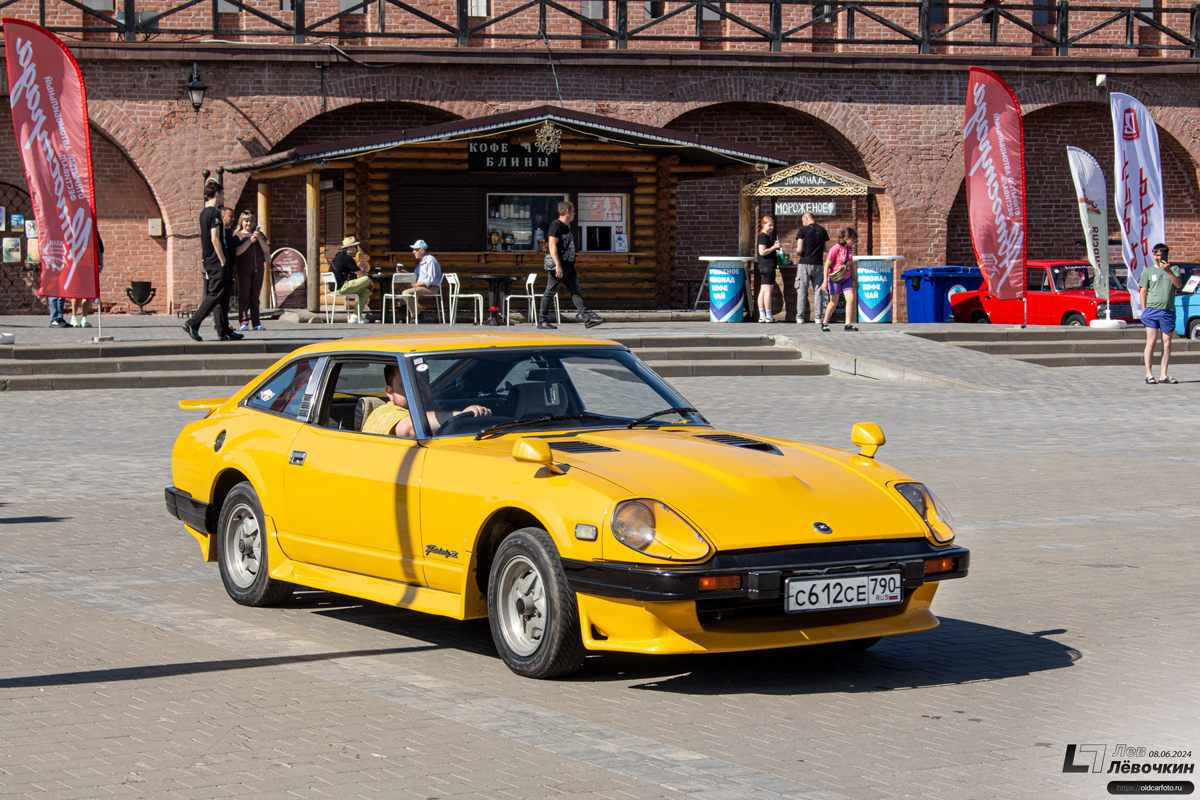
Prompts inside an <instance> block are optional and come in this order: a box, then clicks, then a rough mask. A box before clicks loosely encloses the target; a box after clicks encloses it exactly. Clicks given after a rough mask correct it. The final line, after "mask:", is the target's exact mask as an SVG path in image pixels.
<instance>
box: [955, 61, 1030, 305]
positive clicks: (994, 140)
mask: <svg viewBox="0 0 1200 800" xmlns="http://www.w3.org/2000/svg"><path fill="white" fill-rule="evenodd" d="M963 155H964V167H965V170H966V192H967V217H968V219H969V222H970V228H971V246H972V247H973V248H974V249H975V258H976V260H977V261H978V262H979V266H980V268H981V269H982V270H983V275H984V278H985V279H986V280H987V284H988V288H989V289H990V290H991V292H992V293H993V294H995V295H996V296H997V297H999V298H1000V299H1001V300H1011V299H1013V298H1018V297H1024V296H1025V136H1024V132H1023V129H1022V126H1021V106H1020V105H1019V104H1018V103H1017V97H1016V95H1014V94H1013V91H1012V89H1010V88H1008V84H1006V83H1005V82H1004V81H1002V80H1001V79H1000V77H999V76H998V75H996V74H995V73H993V72H990V71H988V70H986V69H981V68H980V67H971V77H970V80H969V81H968V83H967V103H966V122H965V123H964V124H963Z"/></svg>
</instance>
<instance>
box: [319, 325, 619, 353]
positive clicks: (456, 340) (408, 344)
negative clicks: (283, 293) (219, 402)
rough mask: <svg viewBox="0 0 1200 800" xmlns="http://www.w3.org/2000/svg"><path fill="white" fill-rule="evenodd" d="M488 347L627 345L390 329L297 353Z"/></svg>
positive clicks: (571, 338) (520, 335)
mask: <svg viewBox="0 0 1200 800" xmlns="http://www.w3.org/2000/svg"><path fill="white" fill-rule="evenodd" d="M485 347H499V348H518V347H539V348H552V347H554V348H557V347H624V345H622V344H621V343H620V342H614V341H612V340H610V339H593V338H591V337H587V336H564V335H558V334H538V333H496V332H491V331H433V332H431V333H423V332H422V333H386V334H380V335H378V336H359V337H355V338H351V339H335V340H332V341H328V342H318V343H316V344H310V345H308V346H307V347H302V348H300V349H299V350H297V351H296V353H295V355H332V354H335V353H347V352H353V353H361V352H377V353H429V352H437V351H442V350H446V351H449V350H476V349H482V348H485Z"/></svg>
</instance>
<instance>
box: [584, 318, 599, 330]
mask: <svg viewBox="0 0 1200 800" xmlns="http://www.w3.org/2000/svg"><path fill="white" fill-rule="evenodd" d="M603 324H604V320H603V319H602V318H601V317H589V318H588V321H587V322H585V323H583V327H585V328H594V327H596V326H597V325H603Z"/></svg>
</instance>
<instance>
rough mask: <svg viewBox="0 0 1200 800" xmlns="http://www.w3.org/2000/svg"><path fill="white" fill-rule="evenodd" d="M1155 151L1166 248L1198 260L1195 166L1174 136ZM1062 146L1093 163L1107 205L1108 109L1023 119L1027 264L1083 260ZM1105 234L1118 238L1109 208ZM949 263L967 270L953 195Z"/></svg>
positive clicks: (963, 221)
mask: <svg viewBox="0 0 1200 800" xmlns="http://www.w3.org/2000/svg"><path fill="white" fill-rule="evenodd" d="M1158 135H1159V146H1160V149H1161V151H1162V167H1163V200H1164V202H1163V205H1164V209H1165V213H1166V220H1167V243H1168V244H1170V245H1171V256H1172V257H1173V258H1175V259H1177V260H1179V261H1197V260H1200V192H1198V191H1197V176H1196V167H1195V165H1194V164H1193V163H1192V161H1191V159H1190V157H1189V156H1188V155H1187V152H1186V151H1185V150H1184V149H1183V147H1182V146H1180V144H1179V142H1178V141H1177V140H1176V139H1175V137H1173V136H1171V135H1170V134H1169V133H1167V132H1166V131H1164V130H1162V129H1159V132H1158ZM1067 145H1072V146H1074V147H1080V148H1082V149H1084V150H1087V151H1088V152H1089V153H1091V154H1092V155H1093V156H1095V157H1096V160H1097V161H1099V162H1100V167H1101V169H1103V170H1104V177H1105V181H1106V185H1107V189H1108V194H1109V203H1110V206H1111V203H1112V193H1113V189H1114V188H1115V182H1114V176H1113V139H1112V120H1111V117H1110V116H1109V110H1108V106H1107V105H1100V104H1099V103H1067V104H1063V105H1058V106H1054V107H1053V108H1048V109H1043V110H1040V111H1035V112H1033V113H1032V114H1029V115H1027V116H1026V117H1025V159H1026V160H1025V176H1026V209H1027V210H1026V213H1027V216H1028V218H1029V229H1028V239H1027V243H1026V252H1027V254H1028V257H1029V258H1086V257H1087V251H1086V249H1085V248H1084V246H1083V244H1082V239H1083V228H1082V224H1081V223H1080V220H1079V212H1078V210H1077V207H1076V203H1075V185H1074V183H1073V182H1072V181H1071V168H1070V166H1069V165H1068V163H1067ZM1108 222H1109V236H1110V237H1113V238H1117V237H1119V236H1120V231H1121V228H1120V222H1119V221H1118V219H1117V216H1116V214H1114V213H1113V209H1112V208H1111V207H1110V209H1109V215H1108ZM946 240H947V244H946V257H947V262H946V263H948V264H963V265H968V266H971V265H974V264H975V256H974V254H973V253H972V251H971V238H970V231H969V229H968V225H967V204H966V194H965V190H964V189H960V190H959V192H958V195H957V197H956V198H955V201H954V205H953V206H952V207H951V210H950V215H949V217H948V219H947V222H946Z"/></svg>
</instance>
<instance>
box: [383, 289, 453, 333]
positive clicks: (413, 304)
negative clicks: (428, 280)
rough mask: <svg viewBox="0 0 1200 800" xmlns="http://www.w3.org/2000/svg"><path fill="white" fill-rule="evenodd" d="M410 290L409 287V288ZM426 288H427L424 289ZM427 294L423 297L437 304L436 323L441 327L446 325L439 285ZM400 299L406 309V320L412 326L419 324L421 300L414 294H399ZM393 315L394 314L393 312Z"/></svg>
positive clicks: (444, 309) (444, 308)
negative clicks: (440, 324) (407, 319)
mask: <svg viewBox="0 0 1200 800" xmlns="http://www.w3.org/2000/svg"><path fill="white" fill-rule="evenodd" d="M409 288H410V289H411V288H412V287H411V286H410V287H409ZM425 288H428V287H425ZM429 292H430V293H429V294H427V295H424V297H428V298H429V299H430V300H433V301H435V302H436V303H437V312H438V321H439V322H441V323H442V324H443V325H445V324H446V306H445V303H444V302H443V295H442V287H441V286H440V285H438V286H435V287H433V288H432V289H430V290H429ZM400 299H401V300H403V301H404V305H405V307H406V308H408V318H409V320H410V321H411V322H412V323H413V324H414V325H419V324H420V323H421V298H420V297H418V296H417V295H415V294H404V293H401V294H400ZM392 313H393V314H395V313H396V312H395V311H393V312H392Z"/></svg>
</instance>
